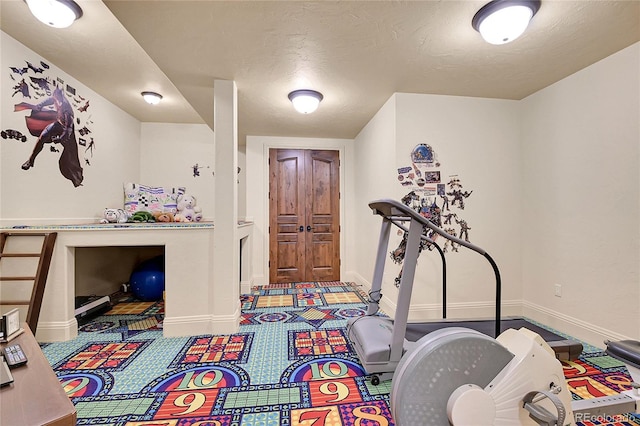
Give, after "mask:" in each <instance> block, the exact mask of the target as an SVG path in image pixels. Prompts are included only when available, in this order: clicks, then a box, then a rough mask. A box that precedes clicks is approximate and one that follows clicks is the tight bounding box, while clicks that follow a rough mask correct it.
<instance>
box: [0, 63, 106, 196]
mask: <svg viewBox="0 0 640 426" xmlns="http://www.w3.org/2000/svg"><path fill="white" fill-rule="evenodd" d="M25 63H26V66H12V67H9V71H10V72H9V78H10V79H11V81H13V82H14V83H15V85H14V86H13V87H12V88H13V93H12V95H11V97H12V101H13V102H14V112H16V113H22V114H24V113H25V112H28V115H26V114H25V115H24V118H25V128H24V129H3V130H2V131H1V132H0V136H2V138H3V139H15V140H17V141H19V142H22V143H27V142H29V140H32V139H31V138H30V137H29V135H30V136H32V137H34V138H36V140H35V143H34V144H33V149H32V151H31V154H30V155H29V157H28V158H27V159H26V161H25V162H24V163H22V165H21V168H22V170H25V171H28V170H30V169H32V168H34V167H36V159H38V161H47V160H46V159H45V160H40V159H39V158H40V156H41V155H44V154H41V153H42V151H43V149H44V147H45V145H49V150H48V152H49V153H53V154H56V155H59V159H58V167H59V169H60V173H61V174H62V176H64V177H65V178H66V179H68V180H69V181H71V183H72V184H73V186H74V187H78V186H80V185H82V182H83V181H84V167H88V166H91V159H92V158H93V155H94V150H95V146H96V143H95V140H94V138H93V136H92V131H91V125H92V124H93V121H92V117H91V113H90V112H89V108H90V106H91V102H90V100H89V99H87V98H85V97H83V96H81V95H80V94H79V93H77V91H76V89H75V88H74V87H72V86H70V85H68V84H65V81H64V80H63V79H62V78H60V77H58V76H54V75H53V73H52V72H51V71H50V67H49V65H48V64H47V63H45V62H44V61H40V63H39V64H38V65H33V64H32V63H31V62H29V61H25ZM76 126H78V127H79V129H77V130H76ZM81 147H83V148H84V149H82V148H81ZM81 155H82V163H81V161H80V156H81Z"/></svg>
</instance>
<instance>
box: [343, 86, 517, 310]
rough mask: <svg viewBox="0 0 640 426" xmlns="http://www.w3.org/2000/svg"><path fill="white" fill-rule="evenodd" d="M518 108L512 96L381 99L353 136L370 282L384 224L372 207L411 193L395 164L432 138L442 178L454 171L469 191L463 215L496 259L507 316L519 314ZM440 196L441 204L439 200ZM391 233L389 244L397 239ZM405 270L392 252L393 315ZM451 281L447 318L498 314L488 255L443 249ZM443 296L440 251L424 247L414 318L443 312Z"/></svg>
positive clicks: (388, 271) (388, 303)
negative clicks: (509, 98)
mask: <svg viewBox="0 0 640 426" xmlns="http://www.w3.org/2000/svg"><path fill="white" fill-rule="evenodd" d="M518 111H519V108H518V103H517V102H515V101H505V100H493V99H479V98H464V97H454V96H438V95H417V94H404V93H399V94H395V95H394V96H393V97H392V98H391V99H390V100H389V102H387V103H386V104H385V106H384V107H383V108H382V109H381V110H380V112H379V113H378V114H377V115H376V116H375V117H374V119H373V120H371V122H370V123H369V124H368V125H367V126H366V127H365V129H364V130H363V131H362V132H361V133H360V135H358V137H357V138H356V142H355V150H356V158H357V161H358V162H359V165H360V167H363V168H367V170H366V171H363V170H362V169H361V168H360V167H358V168H357V169H356V188H357V190H356V193H357V195H356V198H357V199H358V200H359V201H358V203H359V205H357V206H355V207H356V211H357V214H358V216H359V217H361V218H362V220H361V221H358V222H356V227H357V228H358V230H357V232H356V234H357V235H358V238H359V239H360V242H359V244H358V245H359V247H361V250H362V251H361V253H360V254H359V255H358V259H359V260H360V261H359V262H358V265H359V266H360V267H361V269H359V270H358V271H357V272H358V273H359V276H360V279H361V280H363V281H364V285H366V286H369V285H370V280H371V278H372V276H373V266H374V261H373V259H374V258H375V248H376V246H377V242H378V230H379V229H380V225H381V221H380V219H379V218H378V217H373V216H372V215H371V212H370V210H369V209H368V207H367V204H368V203H369V202H370V201H372V200H373V199H375V198H394V199H400V198H402V197H403V196H404V195H406V194H407V193H408V192H409V191H410V190H411V188H409V189H408V188H407V187H404V186H402V185H401V184H400V182H399V181H398V179H397V176H398V168H400V167H403V166H407V165H409V166H410V165H411V159H410V154H411V152H412V150H413V149H414V147H415V146H416V145H418V144H421V143H426V144H429V145H430V146H431V147H432V148H433V150H434V151H435V153H436V154H437V156H438V160H439V162H440V163H441V166H440V167H438V168H437V169H438V170H439V171H440V172H441V180H442V182H443V183H446V182H447V181H448V178H449V176H450V175H458V177H459V178H460V179H461V181H462V183H463V185H464V189H465V190H473V193H472V195H471V196H470V197H469V198H467V199H466V203H465V204H466V206H465V209H464V210H462V211H458V213H459V214H462V215H463V217H461V218H464V219H465V220H466V221H467V222H468V223H469V226H470V227H471V230H470V231H469V236H470V240H471V242H472V243H474V244H476V245H479V246H480V247H482V248H484V249H485V250H487V251H488V252H489V253H490V254H491V256H492V257H493V258H494V259H495V260H496V262H497V263H498V264H499V266H500V270H501V271H500V272H501V274H502V280H503V298H502V299H503V303H502V305H503V308H505V309H506V313H507V314H519V313H520V311H519V307H520V305H521V298H522V287H521V280H520V270H521V268H520V253H519V249H520V230H519V205H518V202H517V201H514V200H518V199H519V197H520V176H519V165H518V164H517V162H516V161H513V158H518V157H519V150H520V148H519V113H518ZM374 182H375V183H374ZM378 182H380V183H378ZM370 183H374V184H373V185H371V184H370ZM447 190H449V188H447ZM437 203H438V205H442V200H441V199H439V198H438V199H437ZM452 210H455V209H452ZM373 230H375V231H373ZM395 231H396V230H395V229H394V231H392V233H391V238H390V244H389V251H391V250H393V249H395V248H396V247H397V246H398V244H399V243H400V240H401V237H400V236H399V235H398V234H397V233H396V232H395ZM399 272H400V266H399V265H396V264H394V263H393V262H392V261H391V260H390V259H389V258H387V262H386V266H385V276H384V280H383V294H384V299H383V302H384V307H385V309H386V310H388V311H391V312H393V311H394V310H395V299H396V297H397V293H398V291H397V289H396V288H395V286H394V284H393V282H394V278H395V277H396V276H398V273H399ZM447 281H448V284H447V290H448V313H449V316H450V317H456V316H458V317H480V316H484V317H488V316H491V315H493V313H494V311H493V307H494V305H495V303H494V301H495V278H494V274H493V271H492V269H491V267H490V265H489V264H488V263H487V261H486V260H485V259H484V258H483V257H482V256H480V255H478V254H476V253H474V252H471V251H469V250H465V249H460V251H459V252H458V253H449V254H447ZM441 300H442V261H441V258H440V256H439V255H438V253H437V252H435V251H434V252H424V253H423V254H422V255H421V256H420V258H419V261H418V268H417V270H416V279H415V280H414V288H413V298H412V308H411V312H410V318H411V319H413V320H420V319H426V318H439V317H440V316H441Z"/></svg>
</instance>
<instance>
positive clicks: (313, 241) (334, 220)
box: [269, 149, 340, 283]
mask: <svg viewBox="0 0 640 426" xmlns="http://www.w3.org/2000/svg"><path fill="white" fill-rule="evenodd" d="M339 183H340V178H339V153H338V151H321V150H299V149H272V150H270V151H269V282H272V283H279V282H300V281H337V280H339V279H340V192H339V186H340V185H339Z"/></svg>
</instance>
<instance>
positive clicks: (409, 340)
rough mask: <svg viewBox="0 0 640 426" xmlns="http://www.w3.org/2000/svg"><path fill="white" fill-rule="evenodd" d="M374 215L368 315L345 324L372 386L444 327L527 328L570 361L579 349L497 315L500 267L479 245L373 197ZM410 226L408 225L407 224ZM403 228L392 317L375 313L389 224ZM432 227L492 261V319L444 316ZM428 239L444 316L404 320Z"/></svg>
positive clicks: (490, 333) (400, 206)
mask: <svg viewBox="0 0 640 426" xmlns="http://www.w3.org/2000/svg"><path fill="white" fill-rule="evenodd" d="M369 207H370V208H371V210H372V211H373V213H374V214H377V215H379V216H381V217H382V227H381V230H380V238H379V242H378V250H377V254H376V263H375V268H374V273H373V281H372V284H371V291H370V292H369V305H368V308H367V314H366V315H365V316H362V317H358V318H352V319H350V320H349V321H348V323H347V335H348V337H349V339H350V340H351V342H352V343H353V346H354V349H355V351H356V354H357V355H358V358H359V359H360V362H361V364H362V366H363V367H364V369H365V371H366V372H367V374H369V375H371V382H372V383H373V384H378V383H380V381H381V380H388V379H390V378H391V377H392V376H393V372H394V371H395V369H396V367H397V365H398V363H399V362H400V359H401V358H402V355H403V354H404V352H406V351H407V350H410V349H411V348H412V347H413V346H414V345H415V342H416V341H418V340H419V339H420V338H422V337H423V336H425V335H427V334H429V333H430V332H432V331H435V330H438V329H441V328H445V327H467V328H472V329H474V330H476V331H479V332H481V333H484V334H486V335H488V336H491V337H494V338H495V337H497V336H498V335H500V334H501V333H502V332H503V331H504V330H505V329H507V328H521V327H526V328H528V329H529V330H531V331H534V332H535V333H537V334H539V335H540V336H541V337H542V338H543V339H544V340H545V341H546V342H547V343H548V344H549V346H551V348H552V349H553V350H554V352H555V354H556V357H557V358H559V359H563V360H574V359H577V358H578V356H579V355H580V354H581V353H582V344H581V343H580V342H577V341H574V340H569V339H566V338H565V337H562V336H559V335H557V334H555V333H552V332H550V331H548V330H546V329H544V328H542V327H539V326H537V325H535V324H533V323H531V322H529V321H527V320H525V319H523V318H514V317H509V318H501V313H500V310H501V280H500V271H499V270H498V267H497V265H496V263H495V262H494V260H493V259H492V258H491V256H489V254H488V253H487V252H486V251H485V250H483V249H482V248H480V247H478V246H476V245H474V244H471V243H469V242H467V241H465V240H462V239H460V238H457V237H454V236H453V235H450V234H448V233H446V232H445V231H444V230H442V229H440V228H439V227H437V226H436V225H434V224H433V223H432V222H431V221H429V220H428V219H427V218H425V217H423V216H421V215H420V214H418V213H417V212H416V211H414V210H413V209H411V208H410V207H408V206H406V205H404V204H402V203H400V202H398V201H395V200H388V199H383V200H377V201H373V202H371V203H369ZM407 224H408V225H407ZM393 226H395V227H397V228H400V229H402V230H403V231H405V232H407V243H406V250H405V255H404V260H403V267H402V274H401V277H400V285H399V292H398V299H397V307H396V313H395V318H394V319H390V318H387V317H382V316H379V315H376V314H377V312H378V310H379V302H380V299H381V298H382V293H381V290H382V277H383V274H384V267H385V262H386V256H387V251H388V245H389V235H390V231H391V229H392V227H393ZM429 229H430V230H432V231H433V232H434V233H435V234H438V235H440V236H442V237H444V238H446V239H448V240H450V241H452V242H454V243H456V244H459V245H460V246H463V247H466V248H468V249H470V250H472V251H475V252H476V253H478V254H481V255H482V256H484V257H485V259H486V260H487V261H488V262H489V263H490V264H491V267H492V268H493V271H494V273H495V277H496V298H495V299H496V301H495V318H494V319H489V320H485V319H482V320H475V319H474V320H447V319H446V262H445V259H444V253H443V252H442V250H441V249H440V247H439V246H438V244H436V243H435V242H434V241H433V240H432V239H430V238H428V237H427V236H426V235H425V231H427V230H429ZM422 240H426V241H427V242H428V243H430V244H431V245H432V246H435V247H436V248H437V250H438V251H439V252H440V255H441V257H442V261H443V320H442V321H428V322H424V323H408V321H407V320H408V315H409V308H410V305H411V292H412V288H413V281H414V277H415V271H416V264H417V260H418V256H419V254H420V250H419V247H420V243H421V241H422Z"/></svg>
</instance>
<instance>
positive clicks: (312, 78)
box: [0, 0, 640, 143]
mask: <svg viewBox="0 0 640 426" xmlns="http://www.w3.org/2000/svg"><path fill="white" fill-rule="evenodd" d="M76 2H77V3H78V4H80V6H81V7H82V9H83V11H84V16H83V17H82V18H81V19H80V20H79V21H77V22H76V23H75V24H74V25H72V26H71V27H70V28H68V29H64V30H57V29H53V28H49V27H47V26H45V25H43V24H41V23H39V22H38V21H36V20H35V18H33V17H32V16H31V14H30V13H29V10H28V8H27V6H26V4H25V3H24V2H23V1H22V0H1V1H0V28H1V29H2V31H4V32H6V33H7V34H9V35H10V36H12V37H14V38H15V39H17V40H18V41H20V42H21V43H23V44H24V45H26V46H28V47H29V48H31V49H32V50H34V51H35V52H37V53H38V54H40V55H41V56H43V57H44V58H45V59H46V60H48V61H50V62H52V63H54V64H56V66H58V67H60V68H61V69H63V70H64V71H65V72H67V73H68V74H70V75H72V76H73V77H74V78H76V79H77V80H79V81H80V82H82V83H83V84H85V85H87V86H88V87H90V88H91V89H93V90H94V91H96V92H97V93H99V94H100V95H102V96H104V97H105V98H106V99H108V100H109V101H111V102H113V103H114V104H116V105H118V106H119V107H121V108H122V109H123V110H125V111H127V112H128V113H130V114H131V115H133V116H135V117H137V118H138V119H139V120H141V121H143V122H170V123H207V124H208V125H209V126H211V127H213V83H214V81H215V80H216V79H224V80H235V81H236V84H237V87H238V106H239V112H238V126H239V134H240V138H239V142H240V143H244V136H245V135H264V136H268V135H271V136H301V137H330V138H353V137H355V136H356V135H357V134H358V132H359V131H360V130H361V129H362V128H363V126H364V125H365V124H366V123H367V122H368V121H369V119H371V117H372V116H373V115H374V114H375V113H376V111H378V109H379V108H380V107H381V106H382V104H383V103H384V102H385V101H386V100H387V99H388V98H389V97H390V96H391V94H392V93H394V92H410V93H429V94H445V95H457V96H474V97H489V98H501V99H522V98H524V97H526V96H528V95H530V94H532V93H534V92H536V91H538V90H540V89H542V88H544V87H546V86H548V85H550V84H553V83H554V82H556V81H558V80H561V79H562V78H564V77H566V76H568V75H570V74H572V73H574V72H576V71H578V70H580V69H582V68H584V67H586V66H588V65H590V64H592V63H594V62H596V61H598V60H600V59H603V58H605V57H607V56H609V55H610V54H612V53H614V52H617V51H618V50H620V49H623V48H624V47H627V46H629V45H631V44H633V43H634V42H637V41H639V40H640V0H622V1H605V0H575V1H572V0H542V6H541V8H540V11H539V12H538V14H537V15H536V16H535V17H534V19H533V21H532V23H531V25H530V27H529V29H528V30H527V32H526V33H525V34H524V36H522V37H521V38H520V39H518V40H516V41H515V42H513V43H510V44H507V45H502V46H494V45H489V44H487V43H485V42H484V41H483V40H482V38H481V37H480V35H479V34H478V33H477V32H476V31H475V30H474V29H473V28H472V27H471V19H472V17H473V15H474V14H475V13H476V11H477V10H478V9H480V7H482V6H483V4H484V3H485V1H484V0H480V1H478V0H467V1H456V0H440V1H436V0H431V1H316V2H301V1H238V0H236V1H212V0H200V1H185V0H172V1H166V0H165V1H160V0H144V1H140V0H138V1H134V0H106V1H105V2H102V1H100V0H76ZM612 78H615V76H612ZM639 78H640V64H639ZM302 88H309V89H314V90H318V91H320V92H322V93H323V94H324V100H323V102H322V103H321V105H320V108H319V109H318V111H316V112H315V113H313V114H311V115H302V114H298V113H296V112H295V111H294V110H293V108H292V106H291V104H290V102H289V101H288V99H287V94H288V93H289V92H290V91H292V90H295V89H302ZM143 90H153V91H158V92H160V93H162V94H163V95H164V97H165V98H164V100H163V102H162V103H161V104H160V105H157V106H149V105H147V104H145V103H144V102H143V101H142V98H141V97H140V92H141V91H143Z"/></svg>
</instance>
